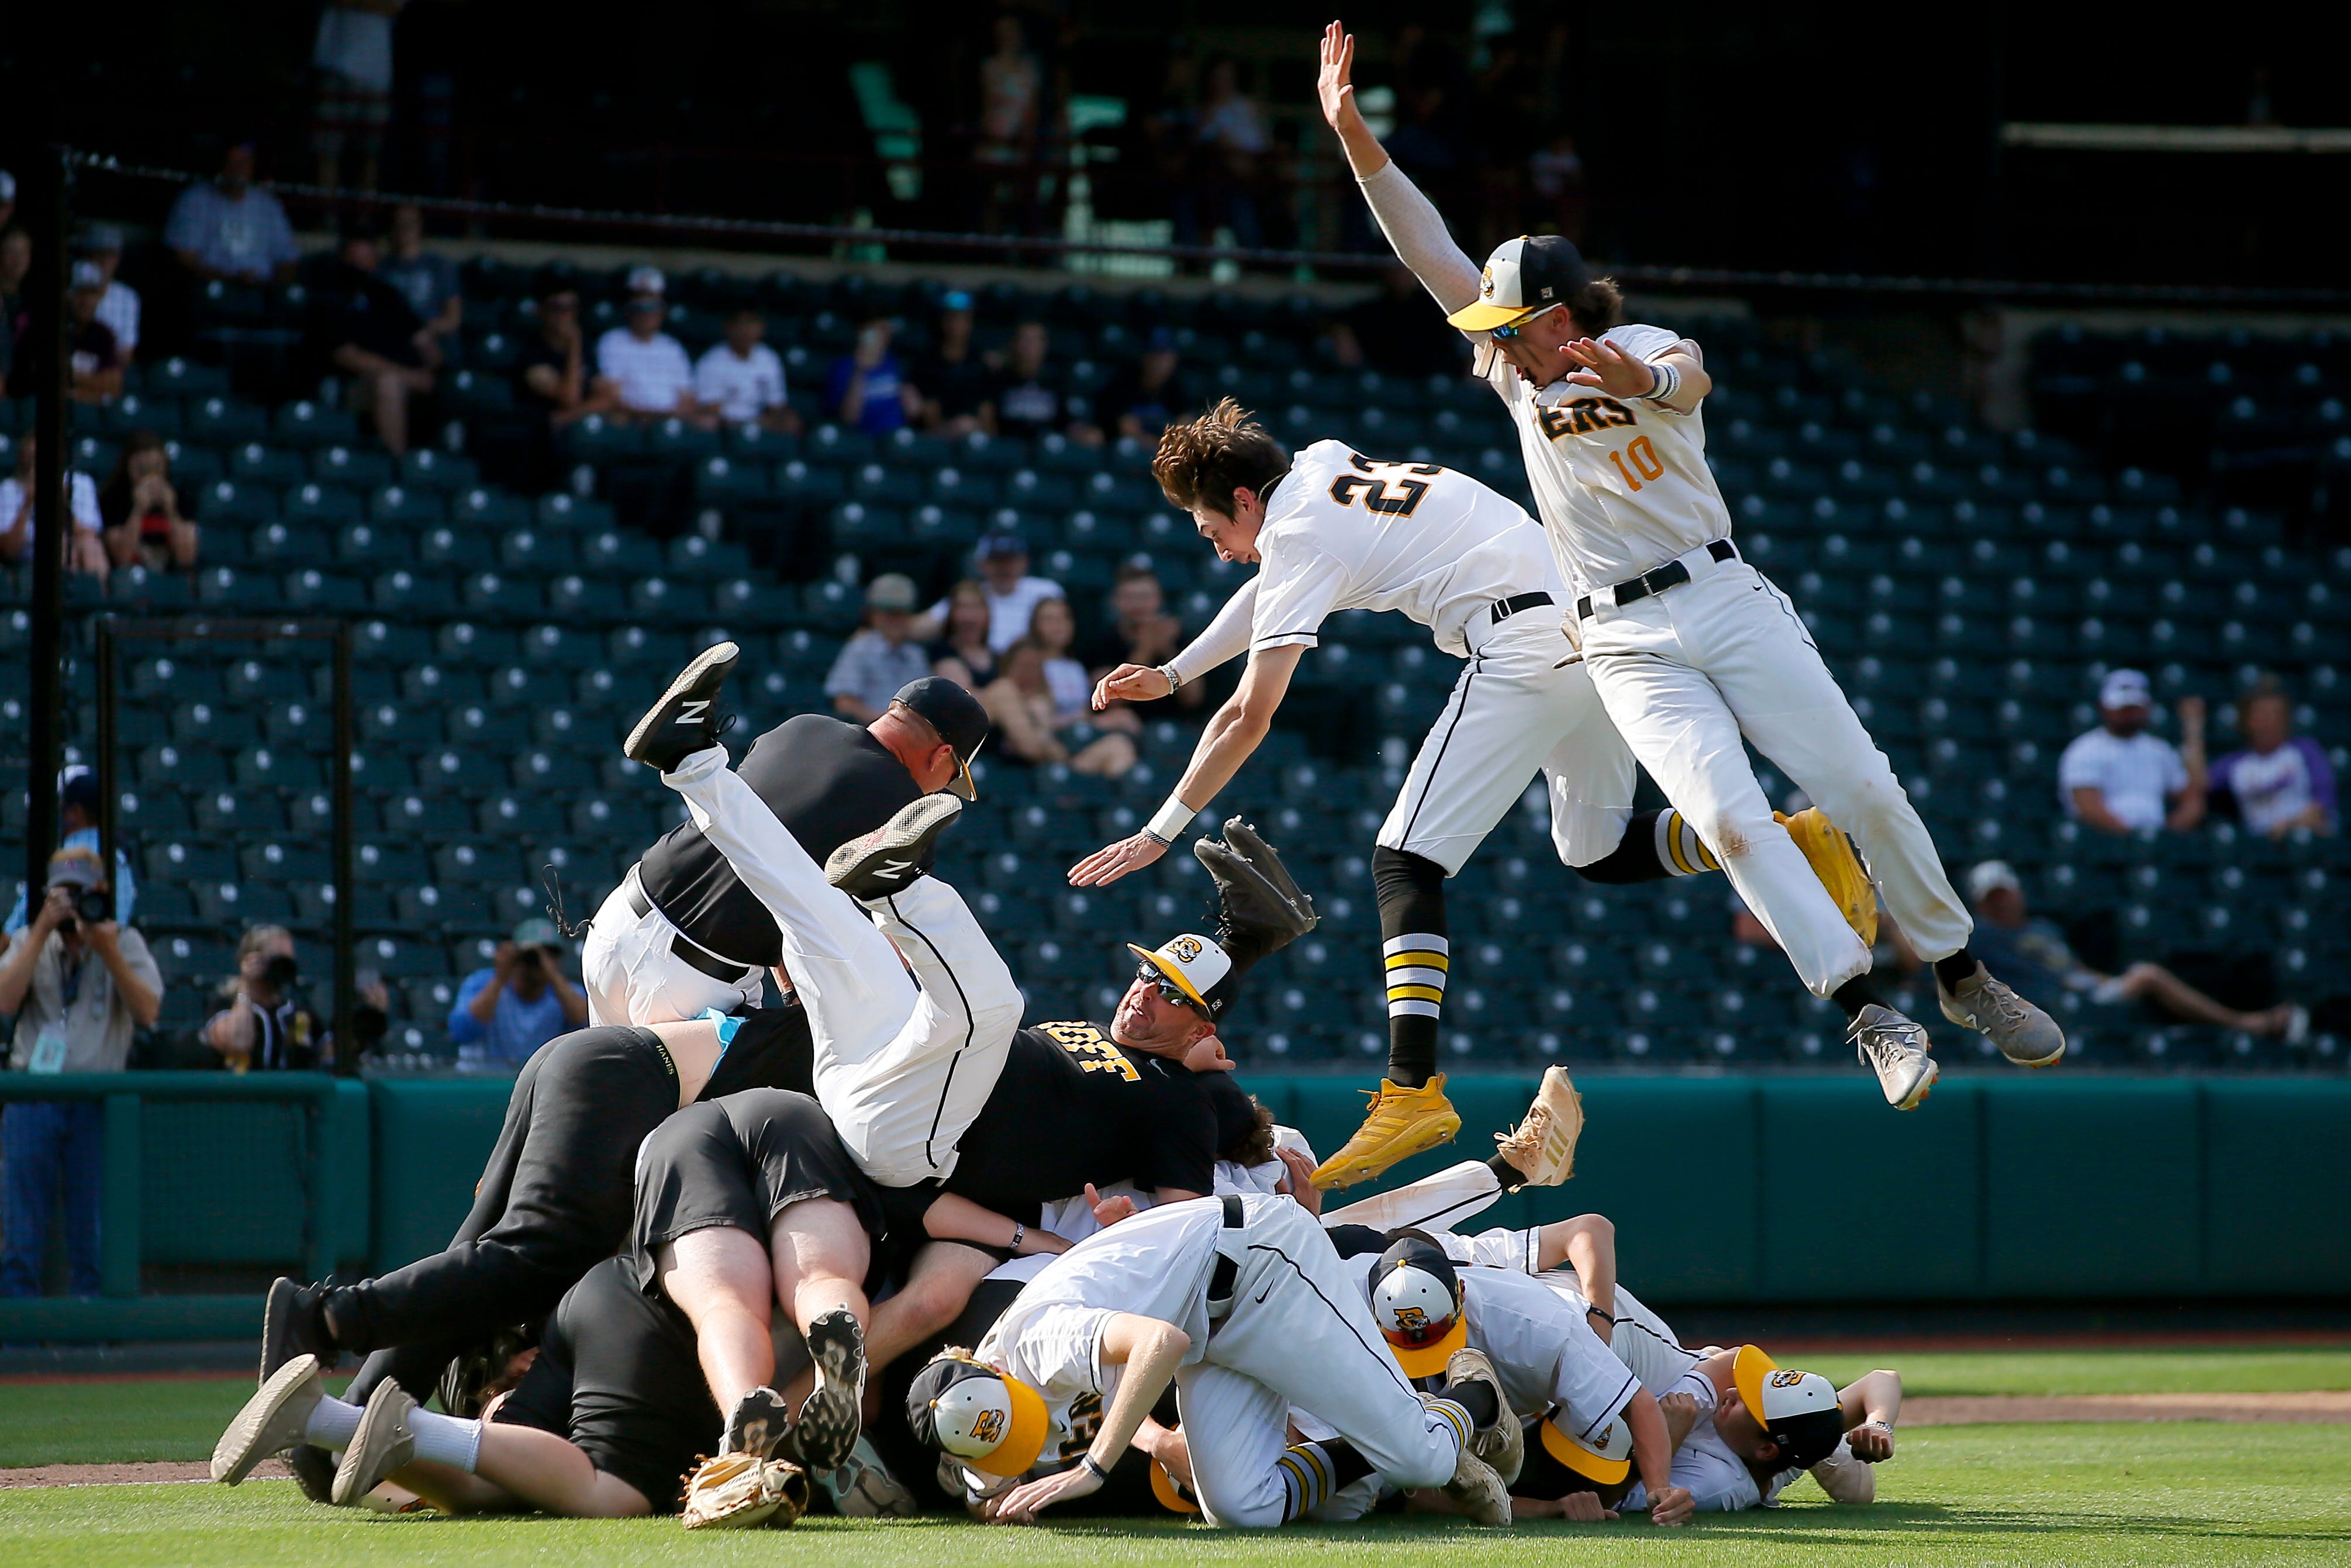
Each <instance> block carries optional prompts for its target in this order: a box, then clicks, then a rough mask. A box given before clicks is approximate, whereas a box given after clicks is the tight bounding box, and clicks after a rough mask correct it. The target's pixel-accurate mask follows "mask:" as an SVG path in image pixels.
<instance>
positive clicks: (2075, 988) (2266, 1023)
mask: <svg viewBox="0 0 2351 1568" xmlns="http://www.w3.org/2000/svg"><path fill="white" fill-rule="evenodd" d="M1968 898H1969V900H1970V902H1971V903H1972V904H1974V905H1975V911H1976V928H1975V934H1974V935H1973V936H1970V937H1969V938H1968V946H1969V947H1970V949H1971V950H1972V951H1973V952H1974V953H1975V955H1976V956H1977V957H1979V958H1980V959H1982V960H1983V962H1984V965H1985V967H1987V968H1990V967H1992V966H1994V965H1997V966H1999V974H2000V976H2001V978H2002V979H2004V980H2006V981H2008V983H2009V984H2010V985H2011V986H2013V987H2015V988H2016V991H2017V994H2018V995H2019V996H2022V997H2025V998H2028V999H2031V1000H2035V1001H2039V1002H2041V1003H2043V1005H2044V1006H2045V1005H2047V1004H2049V1003H2052V1002H2054V1001H2055V1000H2056V999H2057V998H2058V997H2059V995H2061V994H2062V993H2064V992H2066V991H2071V992H2074V994H2075V995H2077V996H2079V997H2080V998H2082V999H2083V1001H2084V1002H2085V1003H2086V1004H2088V1006H2090V1007H2091V1008H2093V1009H2104V1010H2102V1011H2100V1012H2096V1013H2094V1014H2093V1015H2092V1018H2093V1020H2094V1021H2095V1020H2096V1019H2105V1020H2106V1021H2107V1022H2108V1024H2109V1026H2110V1027H2127V1025H2128V1024H2129V1023H2130V1022H2131V1020H2132V1017H2133V1015H2134V1013H2139V1014H2146V1015H2148V1016H2153V1017H2155V1018H2156V1019H2158V1020H2159V1021H2170V1020H2184V1021H2186V1022H2189V1023H2207V1024H2213V1025H2216V1026H2218V1027H2219V1028H2221V1029H2226V1030H2239V1031H2241V1032H2242V1033H2245V1034H2257V1035H2265V1036H2268V1037H2269V1038H2271V1039H2273V1040H2285V1041H2287V1042H2288V1043H2290V1044H2299V1043H2301V1041H2302V1039H2303V1037H2304V1035H2306V1034H2307V1033H2308V1032H2309V1030H2310V1013H2309V1011H2308V1009H2304V1008H2301V1007H2296V1006H2294V1005H2293V1004H2291V1003H2288V1004H2285V1005H2283V1006H2279V1007H2273V1008H2264V1009H2262V1010H2260V1011H2258V1012H2240V1011H2238V1010H2237V1009H2235V1008H2231V1007H2226V1006H2223V1005H2222V1004H2221V1003H2220V1002H2219V1001H2216V1000H2215V999H2213V998H2210V997H2208V996H2206V995H2205V994H2204V993H2203V992H2202V991H2199V990H2198V989H2197V988H2195V987H2193V986H2191V985H2189V983H2188V982H2187V981H2185V980H2183V979H2181V978H2180V977H2179V976H2177V975H2175V974H2173V973H2172V972H2171V971H2170V970H2168V969H2167V968H2165V967H2163V966H2162V965H2160V964H2133V965H2132V966H2131V967H2128V968H2126V969H2125V970H2124V971H2123V972H2122V973H2121V974H2119V975H2102V974H2100V973H2098V972H2097V971H2096V970H2095V969H2093V968H2091V967H2089V966H2088V965H2087V964H2085V963H2083V962H2082V960H2081V959H2079V958H2078V957H2075V956H2074V950H2073V948H2072V947H2070V946H2067V945H2066V942H2065V936H2064V932H2062V931H2060V930H2058V929H2057V927H2056V926H2055V925H2053V924H2052V923H2051V922H2049V921H2046V920H2036V919H2034V918H2032V915H2030V914H2029V913H2028V912H2027V911H2026V909H2025V904H2024V884H2023V883H2021V882H2019V881H2018V880H2017V876H2016V872H2015V869H2014V868H2013V867H2011V865H2009V863H2008V862H2006V861H1985V862H1983V863H1981V864H1980V865H1978V866H1977V867H1975V868H1974V869H1973V870H1972V871H1970V872H1969V873H1968Z"/></svg>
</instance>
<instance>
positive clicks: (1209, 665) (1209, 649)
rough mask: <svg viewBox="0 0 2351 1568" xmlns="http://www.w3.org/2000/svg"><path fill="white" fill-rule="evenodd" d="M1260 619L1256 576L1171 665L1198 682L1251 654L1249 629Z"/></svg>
mask: <svg viewBox="0 0 2351 1568" xmlns="http://www.w3.org/2000/svg"><path fill="white" fill-rule="evenodd" d="M1256 618H1257V579H1256V578H1254V577H1252V578H1250V579H1249V580H1248V581H1247V582H1244V583H1242V584H1241V585H1240V587H1238V588H1237V589H1235V590H1234V591H1233V596H1232V597H1231V598H1230V599H1228V600H1226V601H1225V607H1224V608H1223V609H1222V610H1219V611H1217V618H1216V619H1215V620H1214V621H1211V622H1208V625H1207V630H1206V631H1204V632H1201V633H1200V634H1199V635H1198V636H1197V637H1195V638H1193V639H1192V641H1191V642H1190V643H1187V644H1186V645H1185V648H1184V651H1183V652H1182V653H1177V654H1176V655H1175V657H1174V658H1173V659H1170V660H1169V661H1168V663H1169V664H1173V665H1175V674H1176V675H1177V676H1178V677H1179V678H1180V679H1182V680H1185V681H1196V680H1198V679H1199V678H1200V677H1201V676H1202V675H1205V674H1207V673H1208V672H1209V671H1210V670H1213V669H1215V668H1216V667H1217V665H1219V664H1225V663H1227V662H1228V661H1230V660H1233V659H1238V658H1239V657H1240V656H1241V655H1242V654H1243V653H1248V652H1249V627H1250V625H1251V624H1252V623H1253V622H1255V620H1256Z"/></svg>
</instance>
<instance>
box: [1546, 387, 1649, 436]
mask: <svg viewBox="0 0 2351 1568" xmlns="http://www.w3.org/2000/svg"><path fill="white" fill-rule="evenodd" d="M1535 423H1537V424H1538V425H1540V426H1541V429H1542V433H1543V438H1544V439H1545V440H1547V441H1557V440H1558V439H1559V438H1560V437H1561V436H1562V435H1590V434H1594V433H1595V432H1598V431H1603V430H1613V429H1615V428H1616V427H1618V426H1620V425H1626V424H1633V423H1637V418H1636V416H1635V414H1634V413H1633V411H1632V410H1631V409H1629V408H1626V407H1625V405H1624V404H1623V403H1621V402H1617V401H1616V400H1615V399H1614V398H1613V397H1583V398H1578V399H1576V400H1575V401H1574V402H1562V403H1552V404H1551V405H1549V406H1547V407H1539V408H1537V409H1536V410H1535Z"/></svg>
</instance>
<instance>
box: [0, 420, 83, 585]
mask: <svg viewBox="0 0 2351 1568" xmlns="http://www.w3.org/2000/svg"><path fill="white" fill-rule="evenodd" d="M37 445H38V442H37V441H36V440H35V438H34V437H33V436H32V435H31V434H25V435H20V436H18V437H17V438H16V475H15V476H14V477H12V478H7V479H0V565H6V566H15V565H16V563H17V562H19V561H21V560H24V559H26V558H27V557H28V555H29V554H30V553H31V549H32V543H33V455H34V449H35V448H36V447H37ZM66 509H67V510H68V511H69V512H71V513H72V514H73V520H74V527H73V542H72V543H71V544H70V545H69V546H68V547H67V549H66V570H68V571H81V572H88V573H89V575H90V576H92V577H94V578H96V579H98V580H99V585H100V586H101V587H103V586H104V585H105V582H106V576H107V559H106V542H105V539H104V538H103V536H102V530H103V528H104V527H105V524H104V522H103V520H102V519H101V518H100V517H99V510H98V486H97V485H96V484H94V483H92V482H91V480H90V476H89V475H87V474H82V473H77V472H75V471H74V470H72V469H68V470H67V471H66Z"/></svg>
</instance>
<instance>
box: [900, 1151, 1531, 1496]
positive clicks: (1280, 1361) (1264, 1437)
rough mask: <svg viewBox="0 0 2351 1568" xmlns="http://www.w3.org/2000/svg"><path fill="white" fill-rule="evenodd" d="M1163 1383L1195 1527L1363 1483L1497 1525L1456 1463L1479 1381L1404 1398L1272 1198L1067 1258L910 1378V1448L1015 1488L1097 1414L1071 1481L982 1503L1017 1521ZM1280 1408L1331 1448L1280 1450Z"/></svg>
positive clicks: (1477, 1419)
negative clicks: (1424, 1497)
mask: <svg viewBox="0 0 2351 1568" xmlns="http://www.w3.org/2000/svg"><path fill="white" fill-rule="evenodd" d="M1464 1370H1469V1369H1466V1368H1465V1369H1464ZM1170 1381H1173V1383H1174V1385H1175V1391H1176V1403H1177V1406H1178V1409H1179V1410H1180V1411H1181V1413H1182V1421H1183V1426H1184V1429H1185V1431H1186V1434H1187V1438H1188V1448H1189V1451H1190V1456H1191V1468H1192V1478H1193V1484H1194V1487H1195V1489H1196V1493H1197V1495H1198V1498H1199V1501H1200V1507H1201V1510H1202V1511H1203V1512H1204V1513H1205V1514H1206V1516H1207V1520H1208V1522H1210V1523H1211V1524H1217V1525H1223V1526H1228V1527H1231V1526H1239V1527H1263V1526H1270V1525H1276V1524H1280V1523H1284V1522H1287V1521H1290V1520H1293V1519H1296V1518H1298V1517H1300V1516H1301V1515H1302V1514H1304V1513H1306V1512H1308V1511H1311V1510H1312V1509H1314V1508H1315V1507H1318V1506H1319V1505H1320V1504H1321V1503H1322V1500H1324V1499H1326V1498H1327V1497H1329V1496H1330V1495H1331V1493H1332V1492H1333V1491H1335V1490H1338V1488H1340V1487H1343V1486H1345V1485H1347V1484H1349V1483H1351V1482H1352V1481H1353V1480H1355V1479H1359V1478H1361V1477H1364V1476H1366V1475H1369V1474H1372V1473H1374V1472H1376V1473H1378V1474H1381V1475H1384V1476H1385V1477H1386V1478H1387V1479H1389V1480H1391V1481H1393V1482H1394V1483H1395V1484H1396V1485H1399V1486H1431V1487H1443V1488H1444V1489H1445V1490H1446V1492H1447V1496H1449V1497H1452V1498H1454V1499H1455V1500H1457V1501H1458V1502H1460V1503H1461V1504H1462V1505H1463V1507H1464V1509H1465V1511H1468V1513H1469V1514H1470V1515H1471V1517H1473V1518H1476V1519H1478V1520H1479V1521H1480V1522H1488V1523H1494V1524H1503V1523H1507V1522H1508V1520H1509V1505H1508V1501H1507V1499H1506V1498H1505V1497H1504V1496H1503V1493H1502V1488H1501V1482H1500V1479H1499V1477H1498V1476H1497V1475H1496V1474H1495V1472H1494V1471H1493V1469H1491V1468H1490V1467H1489V1466H1488V1465H1486V1464H1485V1463H1484V1462H1483V1461H1482V1460H1480V1459H1479V1458H1477V1457H1476V1456H1475V1455H1474V1454H1472V1453H1471V1452H1470V1450H1469V1444H1470V1442H1471V1440H1472V1438H1473V1437H1474V1436H1476V1435H1477V1434H1478V1433H1479V1431H1481V1430H1490V1429H1492V1428H1493V1427H1494V1426H1495V1424H1496V1422H1497V1421H1498V1420H1499V1419H1500V1418H1501V1403H1500V1397H1499V1392H1498V1390H1497V1389H1496V1387H1495V1385H1494V1384H1493V1382H1492V1381H1491V1379H1490V1376H1489V1375H1474V1373H1473V1375H1467V1376H1458V1377H1457V1378H1456V1379H1455V1381H1453V1382H1451V1383H1449V1384H1448V1385H1447V1386H1446V1388H1445V1389H1444V1391H1443V1392H1442V1393H1441V1394H1437V1395H1422V1394H1419V1393H1416V1391H1415V1390H1414V1388H1413V1386H1412V1385H1411V1384H1410V1383H1409V1382H1407V1381H1406V1380H1405V1376H1404V1375H1403V1373H1402V1371H1401V1370H1400V1369H1399V1368H1398V1367H1397V1366H1396V1364H1395V1362H1394V1361H1393V1360H1392V1359H1391V1358H1390V1357H1389V1356H1388V1355H1387V1354H1386V1350H1385V1346H1384V1344H1383V1343H1381V1340H1380V1338H1379V1331H1378V1330H1377V1328H1376V1327H1374V1324H1373V1322H1372V1321H1371V1314H1370V1312H1369V1311H1368V1310H1367V1309H1366V1308H1365V1307H1364V1301H1363V1296H1362V1293H1361V1291H1359V1290H1357V1289H1356V1288H1354V1286H1353V1284H1352V1283H1351V1282H1350V1281H1348V1280H1347V1279H1346V1277H1345V1270H1343V1268H1342V1266H1341V1264H1340V1261H1339V1256H1338V1254H1337V1252H1336V1251H1334V1250H1333V1249H1332V1246H1331V1242H1330V1239H1329V1238H1328V1237H1326V1236H1325V1235H1324V1233H1323V1231H1322V1227H1321V1225H1320V1224H1318V1223H1317V1221H1316V1220H1315V1218H1314V1217H1313V1216H1312V1215H1311V1214H1310V1213H1308V1212H1307V1211H1306V1209H1305V1208H1304V1207H1301V1205H1300V1204H1298V1203H1296V1202H1295V1201H1293V1200H1292V1199H1290V1198H1289V1197H1272V1196H1266V1195H1261V1194H1250V1195H1246V1196H1234V1197H1221V1198H1217V1197H1207V1198H1198V1199H1193V1200H1190V1201H1186V1202H1181V1203H1170V1204H1163V1205H1160V1206H1158V1207H1154V1208H1151V1209H1149V1210H1147V1211H1146V1212H1144V1213H1143V1214H1140V1215H1136V1216H1134V1218H1128V1219H1122V1220H1120V1221H1119V1222H1118V1223H1117V1224H1115V1225H1113V1226H1111V1227H1110V1228H1108V1229H1105V1230H1103V1231H1101V1232H1099V1233H1098V1234H1096V1235H1094V1236H1092V1237H1090V1238H1088V1239H1086V1240H1084V1241H1081V1242H1080V1243H1079V1244H1078V1245H1077V1246H1075V1247H1072V1248H1071V1249H1070V1250H1069V1251H1067V1252H1065V1253H1063V1254H1062V1255H1061V1257H1059V1258H1057V1259H1055V1260H1053V1261H1052V1262H1051V1263H1050V1264H1048V1265H1046V1266H1045V1268H1044V1270H1043V1271H1042V1272H1040V1274H1039V1275H1038V1277H1037V1278H1036V1280H1035V1281H1032V1282H1030V1283H1029V1286H1028V1287H1027V1288H1025V1289H1024V1290H1022V1291H1021V1292H1020V1294H1019V1298H1018V1299H1017V1300H1016V1301H1014V1302H1013V1303H1012V1306H1011V1307H1010V1308H1009V1309H1008V1311H1007V1312H1005V1314H1004V1316H1003V1317H1002V1318H1000V1319H999V1320H998V1322H997V1323H996V1325H995V1327H994V1328H992V1329H990V1330H989V1331H988V1333H987V1337H986V1338H985V1339H983V1340H982V1341H981V1342H980V1344H979V1346H978V1348H977V1352H975V1353H971V1354H958V1353H956V1352H949V1353H947V1354H944V1355H942V1356H940V1357H939V1358H938V1359H937V1360H935V1361H934V1362H933V1363H932V1364H930V1365H929V1366H927V1367H925V1369H924V1371H923V1373H922V1375H920V1376H918V1377H917V1378H916V1379H915V1381H914V1386H913V1389H912V1391H911V1392H910V1393H909V1395H908V1396H907V1417H908V1420H909V1421H910V1422H911V1423H912V1424H913V1426H914V1429H915V1433H916V1436H917V1437H920V1438H921V1439H922V1440H923V1441H924V1442H925V1445H927V1446H930V1447H934V1448H938V1449H940V1450H941V1451H943V1452H945V1453H946V1454H947V1455H950V1456H952V1457H953V1458H956V1459H957V1460H960V1461H961V1462H962V1463H963V1464H964V1465H965V1466H967V1467H969V1468H971V1469H976V1470H978V1471H982V1472H985V1473H986V1474H987V1475H990V1476H997V1477H1004V1478H1013V1477H1019V1476H1023V1475H1026V1474H1027V1473H1028V1472H1029V1470H1030V1469H1031V1468H1032V1467H1033V1466H1034V1465H1036V1463H1037V1462H1038V1460H1039V1458H1040V1456H1041V1455H1043V1454H1045V1453H1046V1452H1047V1450H1048V1449H1051V1450H1053V1451H1054V1452H1055V1453H1056V1454H1057V1455H1058V1454H1059V1453H1061V1451H1062V1450H1064V1449H1065V1448H1068V1447H1069V1446H1070V1445H1071V1442H1072V1441H1073V1439H1074V1437H1075V1428H1074V1427H1073V1425H1072V1415H1071V1413H1072V1410H1073V1409H1075V1408H1080V1407H1081V1406H1083V1407H1087V1408H1090V1407H1091V1402H1092V1401H1094V1400H1099V1401H1100V1403H1101V1406H1102V1408H1101V1419H1100V1425H1099V1427H1097V1429H1096V1430H1095V1431H1094V1433H1093V1434H1092V1438H1091V1441H1084V1442H1081V1445H1080V1448H1081V1456H1082V1457H1081V1458H1080V1459H1079V1462H1078V1463H1077V1464H1076V1465H1075V1466H1074V1467H1072V1468H1070V1469H1061V1470H1058V1471H1056V1472H1054V1473H1052V1474H1050V1475H1047V1476H1044V1477H1042V1478H1041V1479H1035V1480H1029V1481H1026V1482H1023V1483H1022V1484H1020V1485H1019V1486H1016V1487H1013V1488H1012V1489H1010V1490H1008V1491H1005V1492H1003V1493H1002V1494H1001V1495H999V1496H998V1497H997V1498H996V1499H994V1500H993V1501H992V1502H991V1504H990V1509H989V1511H990V1516H991V1517H993V1518H995V1519H997V1520H999V1521H1008V1522H1022V1523H1026V1522H1030V1521H1034V1520H1035V1519H1036V1518H1037V1517H1038V1515H1039V1513H1040V1511H1042V1510H1044V1509H1046V1508H1048V1507H1050V1505H1052V1504H1053V1503H1054V1502H1056V1501H1059V1500H1062V1499H1065V1498H1077V1497H1083V1496H1086V1495H1088V1494H1089V1493H1091V1492H1092V1491H1094V1490H1097V1489H1098V1488H1099V1487H1100V1486H1101V1485H1102V1482H1103V1480H1104V1479H1105V1478H1106V1477H1107V1475H1108V1472H1109V1471H1110V1469H1112V1467H1113V1466H1114V1465H1116V1464H1117V1463H1118V1461H1119V1459H1120V1458H1121V1457H1122V1456H1123V1453H1124V1452H1125V1450H1126V1448H1127V1447H1128V1446H1129V1444H1130V1443H1131V1442H1132V1440H1133V1439H1134V1436H1135V1434H1136V1433H1137V1432H1138V1431H1139V1430H1140V1429H1141V1427H1142V1425H1143V1421H1144V1417H1145V1416H1147V1415H1148V1414H1149V1412H1150V1410H1151V1408H1152V1406H1153V1405H1154V1404H1155V1403H1156V1402H1157V1400H1158V1398H1159V1396H1160V1394H1161V1393H1162V1392H1163V1391H1164V1390H1165V1388H1166V1386H1167V1385H1168V1384H1169V1383H1170ZM1293 1404H1294V1405H1297V1406H1301V1407H1304V1408H1307V1409H1311V1410H1312V1411H1313V1412H1314V1413H1315V1414H1316V1416H1319V1417H1320V1418H1321V1419H1322V1420H1323V1421H1325V1422H1327V1423H1328V1424H1329V1425H1330V1427H1332V1429H1333V1430H1335V1431H1336V1433H1337V1434H1338V1436H1337V1437H1335V1438H1333V1439H1332V1440H1330V1441H1327V1442H1321V1443H1302V1444H1298V1445H1291V1444H1290V1442H1289V1422H1288V1411H1289V1408H1290V1406H1291V1405H1293Z"/></svg>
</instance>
